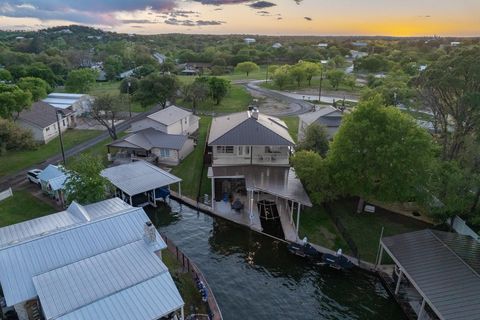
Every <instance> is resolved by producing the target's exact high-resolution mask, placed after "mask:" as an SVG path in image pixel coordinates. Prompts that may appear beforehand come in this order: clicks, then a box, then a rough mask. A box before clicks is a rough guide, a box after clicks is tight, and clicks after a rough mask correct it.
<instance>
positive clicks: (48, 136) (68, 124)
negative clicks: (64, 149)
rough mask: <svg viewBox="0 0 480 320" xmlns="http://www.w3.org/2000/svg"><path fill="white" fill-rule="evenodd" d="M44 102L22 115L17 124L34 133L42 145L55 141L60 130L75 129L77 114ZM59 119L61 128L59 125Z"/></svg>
mask: <svg viewBox="0 0 480 320" xmlns="http://www.w3.org/2000/svg"><path fill="white" fill-rule="evenodd" d="M57 110H59V109H57V108H55V107H54V106H52V105H50V104H48V103H46V102H43V101H38V102H35V103H34V104H33V105H32V106H31V107H30V109H28V110H24V111H22V112H21V113H20V115H19V117H18V120H17V123H18V125H20V126H21V127H23V128H25V129H29V130H31V131H32V133H33V137H34V139H35V140H36V141H38V142H40V143H48V142H50V141H51V140H52V139H55V138H56V137H57V136H58V134H59V132H60V130H61V131H62V132H64V131H66V130H67V129H68V128H73V127H75V113H74V112H73V111H72V110H71V108H66V109H63V110H60V111H61V112H58V113H57ZM57 117H59V118H60V119H59V122H60V128H59V126H58V123H57Z"/></svg>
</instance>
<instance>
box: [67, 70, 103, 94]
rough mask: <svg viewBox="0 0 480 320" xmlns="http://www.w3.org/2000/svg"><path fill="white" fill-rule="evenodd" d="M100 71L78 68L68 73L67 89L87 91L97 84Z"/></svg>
mask: <svg viewBox="0 0 480 320" xmlns="http://www.w3.org/2000/svg"><path fill="white" fill-rule="evenodd" d="M97 77H98V72H97V71H95V70H93V69H77V70H72V71H70V72H69V73H68V76H67V81H66V83H65V89H66V90H67V92H73V93H87V92H88V91H89V90H90V89H91V88H92V87H93V85H94V84H95V81H96V80H97Z"/></svg>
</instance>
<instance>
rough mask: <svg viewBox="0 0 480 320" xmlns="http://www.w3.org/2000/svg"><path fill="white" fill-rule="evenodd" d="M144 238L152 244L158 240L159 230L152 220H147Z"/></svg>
mask: <svg viewBox="0 0 480 320" xmlns="http://www.w3.org/2000/svg"><path fill="white" fill-rule="evenodd" d="M143 240H145V242H146V243H148V244H152V243H154V242H156V241H157V232H156V230H155V226H154V225H153V224H152V222H151V221H147V222H145V226H144V227H143Z"/></svg>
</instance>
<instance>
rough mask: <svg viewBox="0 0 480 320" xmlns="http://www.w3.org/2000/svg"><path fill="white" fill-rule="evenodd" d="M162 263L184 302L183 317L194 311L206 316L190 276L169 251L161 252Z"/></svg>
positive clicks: (203, 304) (205, 308) (204, 304)
mask: <svg viewBox="0 0 480 320" xmlns="http://www.w3.org/2000/svg"><path fill="white" fill-rule="evenodd" d="M162 261H163V262H164V263H165V265H166V266H167V267H168V270H169V271H170V274H171V275H172V278H173V280H174V282H175V285H176V286H177V288H178V291H180V295H181V296H182V298H183V301H184V302H185V315H186V316H188V315H189V314H190V313H191V312H190V311H191V310H195V311H194V312H195V313H198V314H207V305H206V303H204V302H203V301H202V296H201V294H200V292H199V291H198V289H197V286H196V283H195V281H194V280H193V277H192V275H191V274H190V273H188V271H186V270H184V269H183V268H182V265H181V264H180V262H179V261H177V259H176V257H175V255H174V254H173V253H171V252H170V251H169V250H163V251H162Z"/></svg>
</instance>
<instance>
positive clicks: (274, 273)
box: [149, 201, 403, 320]
mask: <svg viewBox="0 0 480 320" xmlns="http://www.w3.org/2000/svg"><path fill="white" fill-rule="evenodd" d="M171 205H172V207H173V208H178V204H177V203H176V202H174V201H172V203H171ZM149 216H150V218H151V219H152V221H153V222H154V223H155V225H156V226H157V227H158V230H159V231H160V232H161V233H163V234H165V235H166V236H167V237H169V238H170V239H172V240H173V241H174V242H175V243H176V244H177V245H178V246H179V247H180V248H181V249H182V250H183V251H184V252H185V253H186V254H187V255H188V256H189V257H190V258H192V259H193V260H194V261H195V262H196V263H197V264H198V266H199V267H200V269H201V270H202V271H203V272H204V274H205V276H206V277H207V279H208V281H209V283H210V285H211V287H212V289H213V291H214V293H215V296H216V298H217V300H218V302H219V304H220V308H221V309H222V313H223V316H224V318H225V319H226V320H230V319H393V320H395V319H403V316H402V313H401V310H400V309H399V308H398V306H397V305H396V304H395V303H394V301H393V300H391V299H390V298H389V297H388V295H387V293H386V292H385V291H384V289H383V288H382V286H381V284H380V283H379V282H378V281H377V280H376V279H375V277H373V276H370V275H366V274H364V273H363V272H359V271H351V272H345V273H342V272H340V273H339V272H337V271H334V270H331V269H328V268H322V267H318V266H314V265H311V264H309V263H307V262H306V261H304V260H303V259H302V258H299V257H297V256H294V255H291V254H289V253H288V250H287V249H286V246H285V244H284V243H282V242H280V241H275V240H272V239H271V238H268V237H265V236H262V235H260V234H257V233H255V232H252V231H250V230H249V229H247V228H244V227H242V226H238V225H235V224H233V223H231V222H228V221H224V220H221V219H216V218H213V217H210V216H208V215H205V214H203V213H197V212H196V211H195V210H193V209H191V208H188V207H186V206H182V210H181V211H180V213H171V212H170V210H168V209H167V208H166V207H163V208H159V209H156V210H150V211H149ZM187 308H188V306H187Z"/></svg>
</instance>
